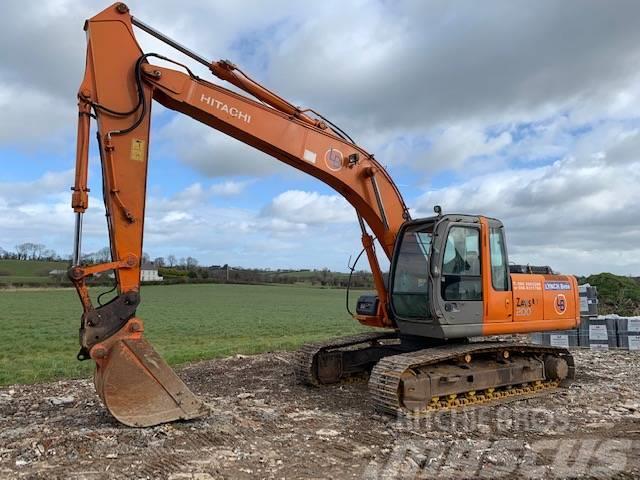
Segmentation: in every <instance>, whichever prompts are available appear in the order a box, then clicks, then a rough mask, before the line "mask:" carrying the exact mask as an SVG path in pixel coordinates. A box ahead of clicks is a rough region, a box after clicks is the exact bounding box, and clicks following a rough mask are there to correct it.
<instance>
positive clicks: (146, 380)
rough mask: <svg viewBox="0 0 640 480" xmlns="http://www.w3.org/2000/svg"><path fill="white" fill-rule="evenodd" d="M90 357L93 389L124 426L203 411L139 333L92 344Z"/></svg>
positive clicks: (193, 415)
mask: <svg viewBox="0 0 640 480" xmlns="http://www.w3.org/2000/svg"><path fill="white" fill-rule="evenodd" d="M123 330H124V329H123ZM107 344H108V345H107ZM91 356H92V357H93V358H94V359H95V361H96V372H95V376H94V383H95V387H96V391H97V392H98V395H99V396H100V398H101V399H102V401H103V403H104V405H105V406H106V407H107V409H108V410H109V412H110V413H111V414H112V415H113V416H114V417H115V418H116V419H117V420H118V421H120V422H122V423H124V424H125V425H129V426H131V427H149V426H152V425H158V424H160V423H166V422H172V421H174V420H190V419H194V418H198V417H202V416H204V415H206V414H207V408H206V406H205V405H204V404H203V403H202V402H201V401H200V400H199V399H198V398H197V397H196V396H195V395H194V394H193V393H192V392H191V391H190V390H189V388H188V387H187V386H186V385H185V384H184V382H183V381H182V380H180V378H178V376H177V375H176V374H175V372H174V371H173V370H172V369H171V367H169V365H168V364H167V363H166V362H165V361H164V360H163V359H162V357H161V356H160V355H159V354H158V353H157V352H156V351H155V350H154V348H153V347H152V346H151V344H150V343H149V342H147V341H146V340H145V339H144V338H142V333H141V332H138V333H135V334H133V335H122V334H120V333H119V334H116V335H115V336H114V337H112V338H110V339H109V340H107V341H106V342H103V343H101V344H98V345H96V346H94V347H93V348H92V350H91Z"/></svg>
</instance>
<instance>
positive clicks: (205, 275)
mask: <svg viewBox="0 0 640 480" xmlns="http://www.w3.org/2000/svg"><path fill="white" fill-rule="evenodd" d="M0 259H5V260H21V261H60V262H70V261H71V255H59V254H58V253H56V252H55V250H53V249H50V248H47V246H46V245H44V244H41V243H32V242H25V243H21V244H19V245H16V246H15V249H14V250H5V249H4V248H2V247H0ZM141 260H142V261H141V264H142V265H143V266H148V265H153V266H154V267H155V268H157V269H158V273H159V274H160V276H162V277H163V278H164V281H165V283H281V284H295V283H305V284H311V285H317V286H327V287H346V286H347V285H348V284H349V277H348V275H346V274H344V273H341V272H332V271H331V270H329V269H328V268H323V269H318V270H310V269H302V270H285V269H277V270H273V269H268V268H267V269H260V268H241V267H232V266H230V265H228V264H224V265H210V266H200V264H199V262H198V260H197V259H196V258H194V257H192V256H186V257H177V256H176V255H174V254H169V255H167V256H166V257H165V256H161V257H154V258H152V257H151V256H150V255H149V254H148V253H146V252H145V253H143V254H142V259H141ZM110 261H111V249H110V248H109V247H103V248H100V249H99V250H96V251H95V252H89V253H86V254H83V255H82V263H83V264H85V265H87V264H96V263H107V262H110ZM65 278H66V277H65ZM351 286H352V287H354V288H372V287H373V279H372V276H371V273H370V272H367V271H364V270H360V271H355V272H353V275H352V276H351Z"/></svg>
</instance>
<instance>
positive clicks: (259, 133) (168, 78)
mask: <svg viewBox="0 0 640 480" xmlns="http://www.w3.org/2000/svg"><path fill="white" fill-rule="evenodd" d="M134 25H135V26H137V27H139V28H141V29H143V30H144V31H146V32H147V33H150V34H152V35H154V36H155V37H157V38H159V39H160V40H162V41H164V42H165V43H168V44H169V45H171V46H173V47H175V48H177V49H178V50H180V51H181V52H183V53H185V54H187V55H188V56H190V57H192V58H193V59H194V60H196V61H198V62H200V63H202V64H204V65H206V66H207V67H208V68H209V69H210V71H211V72H212V73H213V74H214V75H216V76H217V77H218V78H220V79H222V80H225V81H227V82H229V83H231V84H233V85H234V86H235V87H237V88H238V89H241V90H242V91H244V92H246V93H248V94H249V95H251V96H252V97H254V98H255V100H254V99H251V98H248V97H247V96H244V95H240V94H238V93H235V92H234V91H231V90H229V89H226V88H223V87H221V86H219V85H217V84H214V83H211V82H208V81H206V80H204V79H201V78H199V77H197V76H196V75H194V74H193V73H192V72H191V71H190V70H189V69H188V68H187V67H186V66H184V65H181V64H179V63H177V62H175V61H173V60H171V59H168V58H166V57H164V56H161V55H157V54H145V53H143V52H142V50H141V48H140V46H139V45H138V43H137V41H136V39H135V35H134V31H133V26H134ZM85 30H86V32H87V41H88V46H87V58H86V70H85V76H84V80H83V81H82V84H81V86H80V89H79V94H78V98H79V117H78V145H77V161H76V177H75V184H74V187H73V188H72V190H73V195H72V207H73V209H74V211H75V212H76V235H75V246H74V255H73V257H74V258H73V267H72V268H71V270H70V272H69V275H70V278H71V279H72V281H73V283H74V285H75V287H76V290H77V291H78V294H79V296H80V299H81V302H82V305H83V309H84V313H83V316H82V320H81V328H80V343H81V350H80V353H79V355H78V357H79V359H89V358H92V359H94V360H95V361H96V364H97V369H96V377H95V383H96V388H97V391H98V393H99V394H100V396H101V397H102V399H103V401H104V403H105V405H106V406H107V408H108V409H109V410H110V411H111V413H112V414H113V415H114V416H115V417H116V418H118V419H119V420H120V421H122V422H123V423H126V424H129V425H136V426H143V425H154V424H157V423H161V422H166V421H172V420H175V419H179V418H185V419H186V418H194V417H197V416H199V415H201V414H202V413H203V411H204V407H203V406H202V404H201V403H200V401H199V400H198V399H197V398H196V397H195V396H194V395H193V394H192V393H191V392H190V391H189V390H188V389H187V387H186V386H185V385H184V384H183V383H182V382H181V381H180V380H179V379H178V377H177V376H176V375H175V373H173V371H172V370H171V369H170V368H169V367H168V366H167V365H166V364H165V363H164V361H163V360H162V358H161V357H160V356H159V355H158V354H157V353H156V352H155V351H154V350H153V348H152V347H151V345H150V344H148V342H146V340H144V338H143V323H142V320H141V319H140V318H138V317H137V316H136V314H135V313H136V308H137V306H138V305H139V303H140V294H139V290H140V267H141V265H140V262H141V258H142V238H143V231H144V211H145V197H146V180H147V166H148V151H149V135H150V119H151V107H152V100H156V101H158V102H159V103H161V104H162V105H164V106H166V107H167V108H170V109H172V110H175V111H177V112H180V113H183V114H186V115H188V116H190V117H192V118H194V119H195V120H197V121H199V122H202V123H204V124H206V125H209V126H210V127H212V128H214V129H216V130H219V131H220V132H222V133H225V134H227V135H229V136H231V137H233V138H236V139H237V140H239V141H241V142H243V143H246V144H248V145H251V146H253V147H255V148H257V149H258V150H261V151H262V152H264V153H266V154H269V155H271V156H272V157H274V158H276V159H278V160H280V161H282V162H284V163H286V164H288V165H291V166H292V167H294V168H297V169H298V170H301V171H303V172H306V173H308V174H309V175H312V176H314V177H315V178H317V179H319V180H321V181H322V182H324V183H326V184H327V185H329V186H331V187H332V188H333V189H335V190H336V191H337V192H338V193H340V194H341V195H342V196H343V197H344V198H345V199H346V200H347V201H348V202H349V203H350V204H351V205H352V206H353V207H354V208H355V210H356V213H357V218H358V220H359V223H360V227H361V230H362V242H363V246H364V248H365V250H366V253H367V257H368V260H369V262H370V265H371V269H372V272H373V274H374V281H375V286H376V290H377V293H378V298H379V300H380V303H379V307H378V310H377V314H376V315H371V316H362V315H360V316H358V317H357V318H358V320H359V321H361V322H362V323H364V324H367V325H370V326H377V327H386V328H394V327H395V324H394V322H393V320H392V319H390V318H389V316H388V314H387V307H386V306H387V301H388V295H387V291H386V287H385V285H384V282H383V279H382V274H381V271H380V266H379V265H378V260H377V257H376V253H375V251H374V238H375V239H377V240H378V241H379V243H380V245H381V247H382V249H383V251H384V253H385V254H386V255H387V257H388V258H389V259H391V256H392V252H393V248H394V243H395V240H396V235H397V233H398V231H399V229H400V227H401V226H402V224H403V223H404V222H405V221H406V220H408V219H409V213H408V210H407V207H406V206H405V204H404V201H403V199H402V196H401V195H400V193H399V191H398V189H397V187H396V186H395V184H394V183H393V181H392V179H391V177H390V176H389V174H388V173H387V172H386V171H385V169H384V168H383V167H382V166H381V165H380V164H379V163H378V162H377V161H376V160H375V159H374V157H373V155H371V154H369V153H368V152H366V151H365V150H364V149H363V148H361V147H359V146H358V145H356V144H355V143H354V142H353V141H352V140H351V139H350V138H349V137H348V136H347V135H346V134H345V133H344V132H342V131H341V130H340V129H339V128H338V127H337V126H335V125H333V124H331V123H330V122H329V121H328V120H326V119H324V117H321V116H320V115H318V114H316V113H315V112H312V111H310V110H306V111H303V110H301V109H299V108H297V107H295V106H293V105H292V104H290V103H289V102H288V101H286V100H284V99H283V98H281V97H279V96H278V95H276V94H275V93H273V92H271V91H269V90H268V89H266V88H264V87H263V86H261V85H259V84H258V83H257V82H255V81H253V80H251V79H250V78H249V77H248V76H247V75H245V74H244V73H243V72H242V71H240V70H239V69H238V68H237V67H235V66H234V65H233V64H232V63H230V62H228V61H220V62H209V61H207V60H205V59H203V58H202V57H200V56H199V55H197V54H195V53H193V52H191V51H190V50H188V49H186V48H185V47H183V46H181V45H179V44H178V43H177V42H175V41H173V40H171V39H169V38H168V37H166V36H164V35H163V34H161V33H160V32H157V31H156V30H154V29H153V28H151V27H149V26H148V25H146V24H144V23H142V22H141V21H139V20H138V19H136V18H134V17H133V16H132V15H131V14H130V13H129V9H128V8H127V6H126V5H124V4H122V3H117V4H114V5H112V6H111V7H109V8H107V9H105V10H104V11H103V12H101V13H99V14H98V15H96V16H95V17H93V18H91V19H90V20H88V21H87V23H86V25H85ZM150 60H156V61H157V60H161V61H163V62H164V63H165V64H166V63H169V64H170V65H171V67H172V68H168V67H166V66H157V65H154V64H152V63H150ZM173 67H175V68H173ZM92 117H95V119H96V121H97V138H98V144H99V150H100V158H101V165H102V179H103V194H104V203H105V207H106V213H107V222H108V227H109V236H110V245H111V254H112V262H109V263H104V264H99V265H92V266H83V265H81V262H80V260H81V238H82V215H83V214H84V212H85V211H86V209H87V208H88V194H89V189H88V187H87V174H88V152H89V149H88V145H89V135H90V120H91V118H92ZM367 226H368V227H369V229H370V230H371V232H372V234H369V233H368V229H367ZM107 270H114V271H115V275H116V282H117V291H118V294H117V296H116V297H115V298H114V299H113V300H112V301H110V302H109V303H107V304H105V305H99V306H94V305H93V303H92V301H91V298H90V296H89V291H88V289H87V286H86V283H85V280H86V279H87V278H88V277H89V276H91V275H94V274H96V273H99V272H104V271H107Z"/></svg>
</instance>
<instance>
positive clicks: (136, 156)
mask: <svg viewBox="0 0 640 480" xmlns="http://www.w3.org/2000/svg"><path fill="white" fill-rule="evenodd" d="M131 160H135V161H136V162H144V140H139V139H137V138H134V139H133V140H131Z"/></svg>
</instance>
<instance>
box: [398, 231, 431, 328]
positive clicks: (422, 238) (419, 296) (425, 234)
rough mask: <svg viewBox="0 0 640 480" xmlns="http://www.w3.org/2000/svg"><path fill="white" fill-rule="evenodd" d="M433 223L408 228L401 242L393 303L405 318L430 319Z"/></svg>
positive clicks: (399, 313)
mask: <svg viewBox="0 0 640 480" xmlns="http://www.w3.org/2000/svg"><path fill="white" fill-rule="evenodd" d="M432 233H433V223H429V224H426V225H425V224H422V225H416V226H413V227H409V228H407V229H406V230H405V231H404V233H403V235H402V238H401V243H400V247H399V249H398V251H397V257H396V262H395V265H394V269H393V284H392V285H393V287H392V292H391V301H392V303H393V308H394V310H395V313H396V314H397V315H398V316H400V317H405V318H426V317H428V316H429V300H428V291H429V257H430V255H431V236H432Z"/></svg>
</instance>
